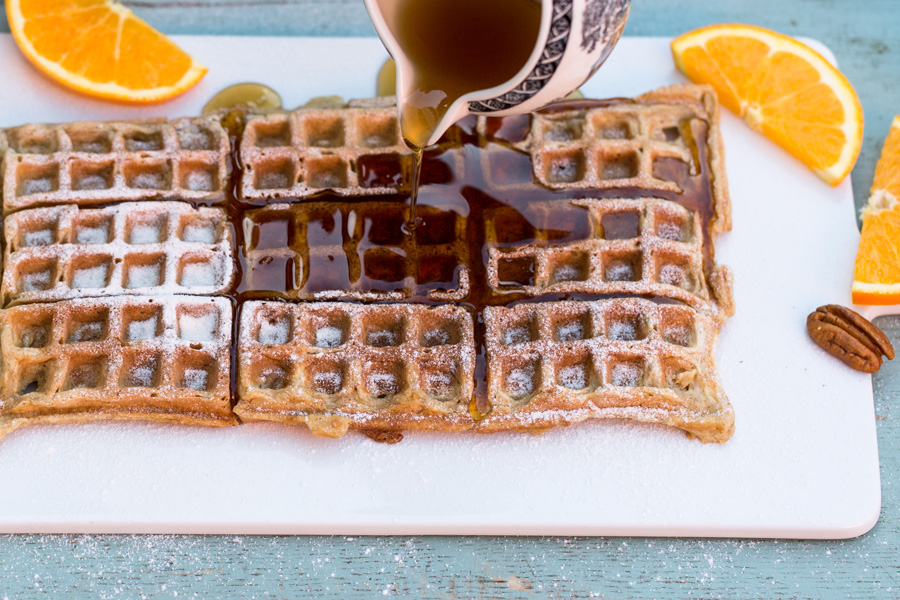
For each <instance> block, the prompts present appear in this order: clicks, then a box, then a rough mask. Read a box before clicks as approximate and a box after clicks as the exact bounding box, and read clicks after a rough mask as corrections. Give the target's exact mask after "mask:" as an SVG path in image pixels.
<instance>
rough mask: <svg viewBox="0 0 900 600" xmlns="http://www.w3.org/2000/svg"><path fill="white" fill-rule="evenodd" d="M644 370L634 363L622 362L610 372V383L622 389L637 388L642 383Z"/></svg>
mask: <svg viewBox="0 0 900 600" xmlns="http://www.w3.org/2000/svg"><path fill="white" fill-rule="evenodd" d="M642 375H643V370H642V369H641V367H640V365H638V364H637V363H634V362H620V363H616V364H615V365H613V368H612V369H611V371H610V374H609V378H610V383H612V384H613V385H618V386H621V387H637V386H638V385H640V383H641V376H642Z"/></svg>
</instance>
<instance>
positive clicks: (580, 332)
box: [556, 321, 584, 342]
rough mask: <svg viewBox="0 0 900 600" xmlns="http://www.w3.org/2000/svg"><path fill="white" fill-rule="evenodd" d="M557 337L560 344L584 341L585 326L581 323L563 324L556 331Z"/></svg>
mask: <svg viewBox="0 0 900 600" xmlns="http://www.w3.org/2000/svg"><path fill="white" fill-rule="evenodd" d="M556 337H557V339H559V341H560V342H575V341H578V340H583V339H584V324H583V323H582V322H581V321H570V322H568V323H563V324H562V325H560V326H559V327H557V329H556Z"/></svg>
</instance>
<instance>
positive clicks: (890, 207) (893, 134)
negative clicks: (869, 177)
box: [853, 116, 900, 304]
mask: <svg viewBox="0 0 900 600" xmlns="http://www.w3.org/2000/svg"><path fill="white" fill-rule="evenodd" d="M862 218H863V226H862V235H861V236H860V238H859V250H858V251H857V253H856V267H855V269H854V273H853V302H854V303H855V304H900V116H898V117H895V118H894V123H893V124H892V125H891V130H890V132H889V133H888V137H887V140H885V142H884V148H883V149H882V151H881V158H880V159H879V160H878V166H877V167H876V168H875V181H874V182H873V183H872V195H871V196H870V197H869V202H868V203H867V204H866V207H865V208H863V211H862Z"/></svg>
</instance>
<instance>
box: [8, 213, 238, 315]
mask: <svg viewBox="0 0 900 600" xmlns="http://www.w3.org/2000/svg"><path fill="white" fill-rule="evenodd" d="M4 233H5V236H6V241H7V243H6V254H5V260H4V265H5V268H4V273H3V284H2V289H0V293H2V297H3V304H4V305H8V304H22V303H26V302H50V301H56V300H65V299H69V298H76V297H90V296H112V295H119V294H154V295H156V294H195V295H209V294H219V293H224V292H226V291H228V290H229V289H230V288H231V286H232V284H233V279H234V264H233V263H234V258H233V250H232V236H231V229H230V227H228V224H227V221H226V215H225V211H224V210H222V209H219V208H199V209H194V208H191V206H190V205H188V204H186V203H183V202H135V203H124V204H116V205H113V206H109V207H107V208H78V207H76V206H71V205H70V206H54V207H48V208H35V209H29V210H24V211H20V212H17V213H14V214H12V215H10V216H8V217H7V218H6V220H5V231H4Z"/></svg>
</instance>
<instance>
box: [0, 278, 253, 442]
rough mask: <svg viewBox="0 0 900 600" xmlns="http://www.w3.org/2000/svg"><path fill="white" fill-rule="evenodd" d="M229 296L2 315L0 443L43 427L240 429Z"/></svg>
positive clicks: (130, 299)
mask: <svg viewBox="0 0 900 600" xmlns="http://www.w3.org/2000/svg"><path fill="white" fill-rule="evenodd" d="M231 323H232V309H231V304H230V302H229V301H228V300H227V299H225V298H199V297H189V296H168V297H162V298H142V297H137V296H119V297H116V298H97V299H78V300H68V301H64V302H57V303H53V304H34V305H29V306H19V307H15V308H8V309H6V310H3V311H0V344H2V347H3V365H2V375H0V437H2V436H4V435H6V434H7V433H9V432H10V431H12V430H13V429H16V428H18V427H22V426H25V425H31V424H37V423H59V422H69V421H89V420H106V419H146V420H152V421H165V422H175V423H183V424H191V425H212V426H222V425H233V424H235V423H236V421H235V418H234V415H233V414H232V412H231V404H230V393H229V381H230V371H231V369H230V356H229V353H230V348H231Z"/></svg>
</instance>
